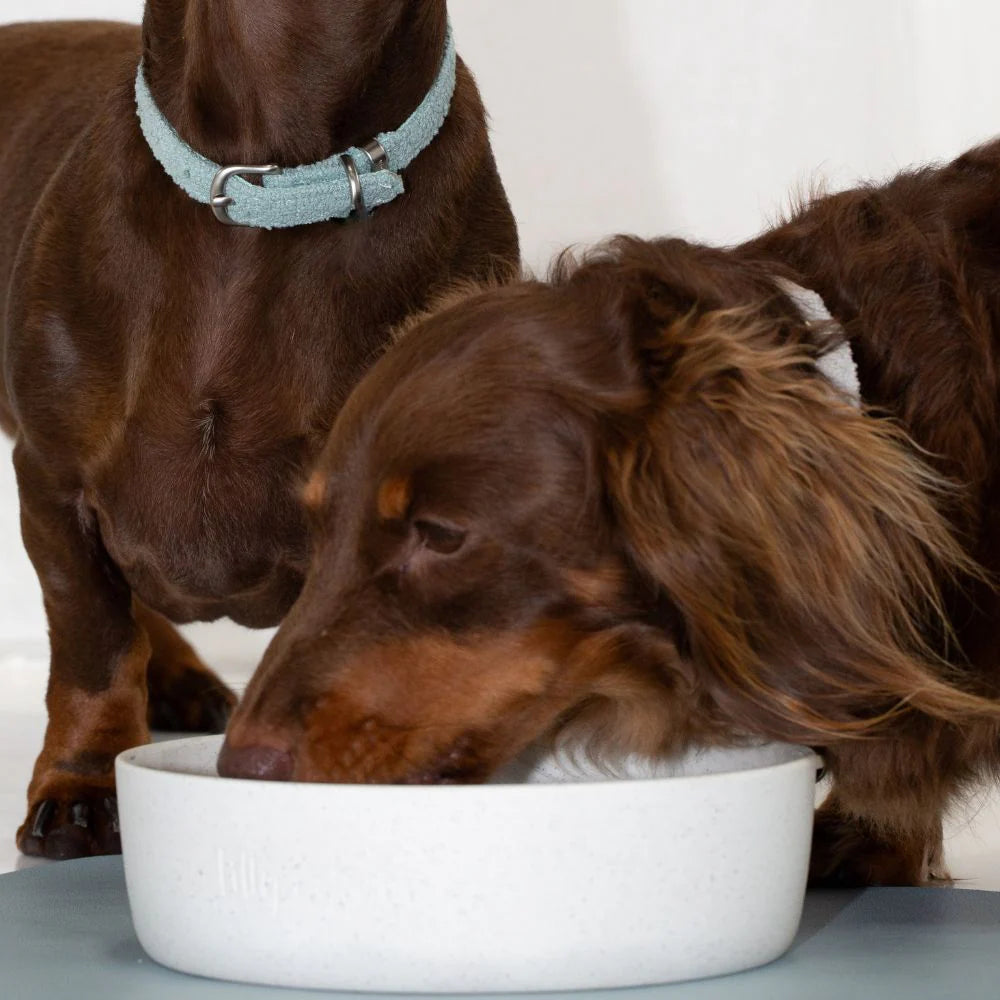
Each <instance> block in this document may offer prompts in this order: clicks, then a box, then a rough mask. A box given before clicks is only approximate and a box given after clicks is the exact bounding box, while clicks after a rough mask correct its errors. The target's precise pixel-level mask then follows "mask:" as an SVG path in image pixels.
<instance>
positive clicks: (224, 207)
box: [209, 163, 281, 226]
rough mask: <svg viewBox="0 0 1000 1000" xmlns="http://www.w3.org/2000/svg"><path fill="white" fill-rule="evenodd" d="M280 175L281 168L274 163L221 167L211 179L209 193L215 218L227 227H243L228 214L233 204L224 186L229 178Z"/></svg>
mask: <svg viewBox="0 0 1000 1000" xmlns="http://www.w3.org/2000/svg"><path fill="white" fill-rule="evenodd" d="M280 173H281V167H279V166H278V165H277V164H276V163H269V164H268V165H267V166H266V167H247V166H235V167H223V168H222V169H221V170H219V171H217V172H216V174H215V176H214V177H213V178H212V188H211V191H210V192H209V204H210V205H211V206H212V211H213V212H214V213H215V217H216V218H217V219H218V220H219V222H222V223H224V224H225V225H227V226H242V225H244V223H242V222H237V221H236V220H235V219H234V218H232V216H230V214H229V206H230V205H232V204H233V199H232V198H230V197H229V195H228V194H226V184H227V183H228V182H229V178H230V177H242V176H243V175H245V174H246V175H249V176H251V177H262V176H269V175H271V174H280Z"/></svg>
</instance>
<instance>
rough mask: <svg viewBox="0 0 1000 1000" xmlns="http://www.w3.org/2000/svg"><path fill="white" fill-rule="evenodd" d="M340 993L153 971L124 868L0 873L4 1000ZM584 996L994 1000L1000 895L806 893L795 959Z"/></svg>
mask: <svg viewBox="0 0 1000 1000" xmlns="http://www.w3.org/2000/svg"><path fill="white" fill-rule="evenodd" d="M337 995H338V994H332V993H324V992H322V991H297V990H286V989H277V988H272V987H262V986H243V985H239V984H236V983H223V982H216V981H214V980H210V979H200V978H197V977H195V976H187V975H184V974H182V973H179V972H173V971H171V970H169V969H165V968H163V967H162V966H159V965H157V964H156V963H155V962H153V961H152V959H150V958H149V957H148V956H147V955H146V954H145V953H144V952H143V950H142V948H141V947H140V946H139V943H138V941H136V939H135V934H134V933H133V931H132V922H131V918H130V916H129V909H128V901H127V899H126V896H125V880H124V876H123V874H122V865H121V859H120V858H95V859H89V860H85V861H68V862H62V863H60V864H53V865H46V866H43V867H39V868H31V869H28V870H26V871H21V872H14V873H12V874H9V875H3V876H0V997H3V998H4V1000H31V998H35V997H38V998H44V1000H60V998H63V997H66V998H69V997H72V998H73V1000H92V998H94V1000H96V998H98V997H100V998H101V1000H107V998H118V997H122V998H128V1000H180V998H184V1000H229V998H233V997H248V998H250V1000H276V998H282V1000H289V998H290V997H293V996H303V997H324V996H337ZM343 995H344V996H348V994H343ZM543 995H544V996H547V997H554V996H559V995H560V994H543ZM561 995H568V994H561ZM577 995H578V996H580V997H582V998H586V1000H599V998H603V997H606V998H608V1000H610V998H612V997H615V998H619V1000H689V998H703V1000H707V998H712V1000H729V998H739V1000H747V998H751V997H753V998H764V1000H825V998H834V997H837V998H840V997H850V998H863V1000H891V998H895V997H899V998H906V1000H924V998H926V1000H932V998H933V1000H944V998H947V1000H987V998H988V1000H998V998H1000V893H993V892H971V891H967V890H959V889H867V890H865V891H863V892H862V891H856V892H855V891H843V892H823V893H810V894H809V896H808V897H807V899H806V908H805V915H804V917H803V921H802V928H801V930H800V932H799V935H798V937H797V939H796V941H795V944H794V945H793V946H792V949H791V951H789V952H788V954H786V955H785V956H784V957H783V958H780V959H779V960H778V961H777V962H774V963H772V964H771V965H768V966H765V967H764V968H762V969H755V970H752V971H750V972H744V973H741V974H739V975H734V976H725V977H722V978H719V979H706V980H701V981H699V982H693V983H680V984H676V985H672V986H647V987H641V988H636V989H631V990H617V991H608V990H593V991H589V992H585V993H582V994H577ZM351 996H354V997H359V996H361V995H360V994H351ZM372 996H374V995H372ZM521 996H527V995H526V994H521Z"/></svg>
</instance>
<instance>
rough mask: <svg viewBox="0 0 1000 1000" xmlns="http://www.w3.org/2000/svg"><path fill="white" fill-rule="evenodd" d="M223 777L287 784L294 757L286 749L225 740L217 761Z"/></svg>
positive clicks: (293, 766)
mask: <svg viewBox="0 0 1000 1000" xmlns="http://www.w3.org/2000/svg"><path fill="white" fill-rule="evenodd" d="M218 769H219V774H220V775H222V777H224V778H253V779H256V780H257V781H290V780H291V777H292V774H293V773H294V772H295V758H294V756H293V755H292V753H291V752H290V751H288V750H282V749H280V748H278V747H274V746H266V745H263V744H253V743H251V744H249V745H236V744H233V743H231V742H230V741H229V739H227V740H226V741H225V743H223V745H222V750H221V751H220V752H219V759H218Z"/></svg>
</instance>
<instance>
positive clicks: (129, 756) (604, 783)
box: [115, 734, 823, 795]
mask: <svg viewBox="0 0 1000 1000" xmlns="http://www.w3.org/2000/svg"><path fill="white" fill-rule="evenodd" d="M221 738H222V737H221V736H219V735H217V734H216V735H196V736H186V737H180V738H179V739H170V740H160V741H157V742H156V743H144V744H142V745H141V746H138V747H130V748H129V749H128V750H123V751H122V752H121V753H119V754H118V755H117V757H116V758H115V772H116V774H117V773H118V771H119V770H121V771H132V772H134V773H139V774H144V775H149V776H153V775H155V776H156V777H155V778H153V777H150V779H149V780H156V781H169V782H173V781H182V782H184V783H185V784H187V783H189V782H192V781H194V782H197V783H199V784H200V783H204V782H212V783H213V784H214V785H215V787H217V788H221V787H222V786H225V787H227V788H233V789H235V788H238V787H244V786H249V787H251V788H258V789H259V788H261V787H267V788H269V789H272V790H273V793H274V794H278V795H289V794H293V792H294V791H298V790H302V789H316V788H336V789H338V790H339V791H340V792H343V790H345V789H352V790H353V791H350V792H348V794H352V795H357V794H362V795H363V794H370V793H371V792H372V791H378V790H379V789H382V791H383V794H384V791H385V789H392V790H393V791H394V792H395V794H397V795H400V794H416V795H428V794H438V795H440V794H444V795H455V794H456V792H457V791H458V790H460V789H465V790H466V792H468V791H470V790H474V791H477V792H480V791H482V790H483V789H491V790H493V791H494V792H499V791H501V790H503V791H504V792H505V793H508V794H529V795H531V794H538V793H539V792H540V791H548V792H549V793H550V794H551V793H553V792H557V790H559V791H558V792H557V794H566V790H570V789H581V788H589V789H592V790H596V789H598V788H601V789H605V790H610V789H629V788H633V789H634V788H636V787H637V786H638V787H644V788H648V787H658V786H661V785H664V784H669V785H670V786H671V787H677V786H678V785H681V786H685V785H688V784H690V783H691V782H694V781H697V782H702V783H704V782H707V781H712V782H717V781H719V780H723V779H738V780H743V781H748V780H756V779H760V778H763V777H765V776H770V775H772V774H773V773H774V772H776V771H780V770H782V769H786V768H796V767H803V766H805V765H806V764H807V763H808V764H810V765H811V766H814V767H816V768H817V769H818V768H820V767H821V766H822V764H823V761H822V758H821V757H820V756H819V754H817V753H816V751H815V750H813V749H812V748H811V747H808V746H804V745H802V744H798V743H787V742H784V741H781V740H763V741H761V742H759V743H755V744H753V745H752V746H747V747H745V748H744V747H739V746H734V747H705V748H704V749H706V750H727V749H730V750H741V749H746V750H759V749H763V748H764V747H770V746H779V747H783V748H786V749H787V751H788V757H787V759H785V760H780V761H777V762H776V763H772V764H764V765H762V766H760V767H749V768H742V769H731V770H725V771H710V772H709V773H707V774H680V775H672V776H671V775H667V776H661V777H649V778H643V777H637V778H626V779H619V780H615V779H614V778H609V779H608V780H591V781H558V782H555V781H552V782H550V781H540V782H531V783H528V782H504V783H498V784H489V783H474V784H454V785H404V784H388V783H386V784H377V783H366V782H356V783H355V782H335V781H331V782H318V781H267V780H264V779H260V778H224V777H222V776H221V775H212V774H192V773H190V772H186V771H174V770H170V769H168V768H164V767H156V766H153V765H152V764H148V763H143V762H142V761H141V760H135V759H133V758H134V755H136V754H139V755H141V754H142V753H143V752H144V751H145V750H147V749H148V748H150V747H158V746H162V745H163V744H164V743H170V744H178V745H188V744H191V743H195V742H198V743H201V742H205V741H208V740H213V739H221ZM279 789H283V790H284V791H279ZM362 790H367V791H362ZM511 790H514V791H513V792H512V791H511Z"/></svg>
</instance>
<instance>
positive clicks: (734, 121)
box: [0, 0, 1000, 657]
mask: <svg viewBox="0 0 1000 1000" xmlns="http://www.w3.org/2000/svg"><path fill="white" fill-rule="evenodd" d="M451 6H452V19H453V22H454V25H455V33H456V38H457V40H458V44H459V48H460V51H461V52H462V53H463V55H464V56H465V58H466V59H467V61H468V62H469V64H470V65H471V66H472V68H473V70H474V71H475V72H476V74H477V76H478V78H479V81H480V85H481V87H482V89H483V92H484V95H485V98H486V102H487V105H488V107H489V109H490V112H491V115H492V121H493V134H494V145H495V149H496V152H497V158H498V161H499V164H500V170H501V173H502V174H503V177H504V180H505V181H506V184H507V189H508V192H509V193H510V196H511V199H512V201H513V204H514V208H515V211H516V212H517V215H518V220H519V223H520V227H521V234H522V241H523V246H524V250H525V255H526V258H527V260H528V261H529V262H530V263H532V264H533V265H540V264H542V263H543V262H544V261H545V260H547V258H548V257H549V255H550V253H551V252H552V251H553V250H555V249H558V248H560V247H562V246H564V245H565V244H567V243H570V242H575V241H587V240H592V239H595V238H597V237H600V236H602V235H604V234H607V233H609V232H613V231H630V232H637V233H640V234H644V235H653V234H662V233H667V232H675V233H681V234H684V235H689V236H695V237H698V238H701V239H705V240H709V241H716V242H732V241H735V240H738V239H741V238H743V237H745V236H748V235H749V234H751V233H753V232H754V231H756V230H757V229H759V228H760V227H761V226H762V225H763V224H764V223H765V222H766V221H767V220H768V219H769V218H773V217H774V215H775V214H776V213H777V212H779V211H780V209H781V207H782V206H783V205H784V204H786V203H787V196H788V193H789V192H790V191H792V190H794V189H803V188H806V187H809V186H811V185H813V184H815V183H816V182H818V181H820V180H823V179H825V180H826V181H827V182H828V183H829V184H830V185H831V186H841V185H843V184H847V183H851V182H852V181H854V180H855V179H857V178H859V177H881V176H884V175H885V174H887V173H891V172H893V171H894V170H896V169H898V168H899V167H901V166H904V165H907V164H910V163H914V162H918V161H922V160H927V159H940V158H944V157H948V156H951V155H953V154H955V153H957V152H959V151H960V150H962V149H963V148H964V147H966V146H968V145H971V144H972V143H974V142H977V141H980V140H982V139H985V138H987V137H989V136H991V135H992V134H993V133H994V132H1000V99H998V98H1000V72H998V70H997V64H996V57H995V47H996V40H997V38H1000V5H997V4H996V3H995V2H992V0H951V2H946V0H910V2H905V0H838V2H837V3H831V2H830V0H754V2H749V0H617V2H611V0H503V2H490V0H452V5H451ZM140 10H141V3H140V2H139V0H72V2H70V0H32V2H30V3H29V2H27V0H0V21H8V20H25V19H28V18H42V17H84V16H86V17H90V16H99V17H117V18H122V19H127V20H137V19H138V17H139V14H140ZM2 141H3V140H2V137H0V142H2ZM5 449H6V446H5V445H0V641H2V642H3V643H4V644H6V645H11V644H13V643H15V642H20V641H32V640H41V639H42V637H43V634H44V621H43V617H42V614H41V605H40V601H39V597H38V592H37V587H36V584H35V581H34V576H33V574H32V572H31V569H30V566H29V565H28V562H27V560H26V559H25V557H24V555H23V553H22V551H21V547H20V541H19V539H18V529H17V504H16V496H15V492H14V486H13V478H12V476H11V474H10V471H9V463H8V461H7V456H6V450H5ZM208 640H209V643H210V645H211V646H212V647H213V648H214V649H217V650H219V651H221V654H222V655H223V656H231V655H233V654H234V653H236V652H238V653H239V655H241V656H248V657H253V656H254V655H255V650H256V649H257V648H258V647H259V640H256V639H255V640H251V641H250V642H249V644H248V643H247V640H245V639H244V638H242V637H241V636H240V635H239V633H237V631H236V630H235V628H232V629H226V628H222V629H221V630H220V629H219V628H216V629H215V630H214V631H213V632H212V633H211V634H210V635H209V636H208Z"/></svg>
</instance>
